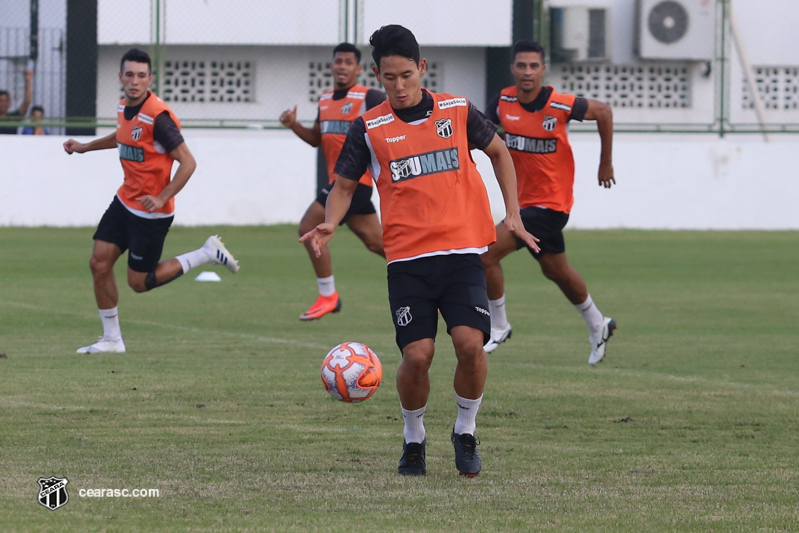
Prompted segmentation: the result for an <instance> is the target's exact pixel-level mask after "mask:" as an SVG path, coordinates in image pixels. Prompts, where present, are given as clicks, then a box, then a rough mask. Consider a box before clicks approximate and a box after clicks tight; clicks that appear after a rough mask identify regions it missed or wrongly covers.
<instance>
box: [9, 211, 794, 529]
mask: <svg viewBox="0 0 799 533" xmlns="http://www.w3.org/2000/svg"><path fill="white" fill-rule="evenodd" d="M92 231H93V230H92V229H90V228H78V229H52V228H42V229H19V228H0V254H2V256H1V257H2V258H0V273H2V279H0V353H2V354H5V357H0V423H1V424H2V425H1V426H0V428H2V429H0V530H2V531H56V530H59V531H208V532H211V531H264V530H266V531H270V530H272V531H353V530H365V531H378V530H379V531H459V530H464V531H503V530H518V531H532V530H536V531H579V532H585V531H635V532H640V531H747V532H748V531H797V530H799V510H798V509H799V507H797V501H798V500H799V494H798V493H797V487H799V454H797V452H796V450H797V431H799V379H797V375H799V358H798V357H797V355H799V324H798V323H797V321H798V320H799V276H797V272H799V234H797V233H796V232H773V233H755V232H752V233H750V232H745V233H743V232H741V233H739V232H730V233H705V232H641V231H603V232H597V231H580V232H577V231H573V232H569V233H568V234H567V245H568V247H569V257H570V259H571V262H572V264H573V265H574V266H575V267H576V268H577V269H578V270H579V271H580V272H581V274H582V275H583V276H584V277H585V279H586V280H587V282H588V285H589V288H590V290H591V293H592V295H593V296H594V299H595V300H596V302H597V303H598V305H599V306H600V309H601V310H602V311H604V312H605V313H606V314H608V315H610V316H613V317H614V318H615V319H616V321H617V323H618V325H619V329H618V330H617V334H616V335H615V336H614V337H613V339H612V341H611V342H610V348H609V350H608V356H607V359H606V362H604V363H602V364H601V365H599V366H598V367H596V368H592V367H590V366H589V365H588V364H586V360H587V358H588V352H589V345H588V342H587V331H586V329H585V325H584V324H583V322H582V320H581V319H580V317H579V315H578V314H577V313H576V311H575V310H574V309H573V308H572V306H571V305H569V303H568V302H567V301H566V300H565V298H564V297H563V296H562V295H561V294H560V293H559V292H558V291H557V289H556V287H555V286H554V285H553V284H552V283H551V282H549V281H547V280H545V279H544V278H543V276H541V274H540V272H539V270H538V267H537V265H536V264H535V262H534V261H533V260H532V259H531V258H530V257H529V256H528V255H527V254H526V253H517V254H513V255H512V256H511V257H509V258H508V259H506V260H505V261H504V262H503V265H504V268H505V274H506V280H507V287H506V288H507V294H508V311H509V316H510V319H511V321H512V323H513V327H514V333H513V338H512V339H511V340H510V341H509V342H507V343H506V344H504V345H502V347H501V348H499V349H498V350H497V351H496V352H495V353H494V354H492V355H491V356H490V358H489V364H490V367H489V377H488V383H487V387H486V391H485V398H484V402H483V407H482V408H481V411H480V415H479V417H478V424H479V430H478V436H479V437H480V438H481V440H482V445H481V448H480V450H481V454H482V456H483V473H482V474H481V475H480V476H479V477H477V478H475V479H466V478H462V477H460V476H458V475H457V472H456V471H455V468H454V464H453V453H452V447H451V444H450V443H449V433H450V430H451V427H452V423H453V421H454V416H455V414H456V409H455V405H454V397H453V391H452V375H453V368H454V361H455V358H454V354H453V350H452V346H451V343H450V342H449V339H448V337H447V335H446V333H445V332H444V328H443V325H442V327H441V328H440V333H439V342H438V343H437V348H438V351H437V354H436V359H435V361H434V364H433V368H432V371H431V373H432V383H433V390H432V393H431V397H430V403H429V407H428V412H427V413H428V414H427V417H426V426H427V431H428V472H429V473H428V476H427V477H426V478H424V479H405V478H401V477H399V476H398V475H397V474H396V463H397V460H398V459H399V454H400V451H401V444H402V421H401V416H400V413H399V402H398V399H397V393H396V390H395V388H394V376H395V373H396V368H397V365H398V363H399V352H398V350H397V348H396V346H395V344H394V334H393V327H392V324H391V320H390V314H389V310H388V305H387V297H386V282H385V266H384V265H383V263H382V261H381V260H380V259H379V258H377V257H376V256H374V255H372V254H369V253H368V252H367V251H366V250H365V249H364V248H363V246H362V245H361V244H360V243H359V242H358V241H357V239H356V238H355V237H353V235H352V234H350V233H348V232H347V231H342V232H340V234H338V235H337V236H336V238H335V239H334V241H333V244H332V248H333V254H334V262H335V263H334V266H335V271H336V282H337V286H338V289H339V292H340V294H341V295H342V299H343V304H344V308H343V312H342V313H340V314H337V315H331V316H328V317H325V318H323V319H322V320H319V321H315V322H311V323H302V322H300V321H299V320H297V316H298V315H299V314H300V313H301V312H303V311H304V310H305V309H306V308H307V307H308V305H310V303H311V302H312V301H313V299H314V298H315V296H316V287H315V283H314V279H313V274H312V270H311V267H310V263H309V262H308V260H307V258H306V256H305V252H304V250H303V249H302V247H301V245H299V244H298V243H297V242H296V229H295V228H293V227H288V226H278V227H261V228H251V227H231V228H174V229H173V231H172V232H171V234H170V236H169V238H168V239H167V246H166V249H165V252H164V257H170V256H173V255H176V254H178V253H181V252H183V251H187V250H190V249H194V248H196V247H197V246H199V244H201V243H202V242H203V240H204V239H205V237H206V236H207V235H208V234H209V233H210V232H216V231H219V232H221V234H222V235H223V237H224V238H225V241H226V243H227V244H228V245H229V246H230V248H231V250H232V251H233V252H234V253H235V254H236V256H237V257H238V258H239V259H240V262H241V265H242V269H241V272H240V273H239V274H237V275H235V276H233V275H230V274H229V273H228V272H227V271H225V270H223V269H219V268H218V267H217V270H219V271H220V275H221V276H222V278H223V282H222V283H196V282H194V281H193V279H194V277H195V276H196V275H197V273H198V272H197V271H192V272H190V273H189V274H188V275H186V276H185V277H184V278H181V279H179V280H177V281H176V282H174V283H173V284H171V285H169V286H166V287H163V288H159V289H157V290H155V291H152V292H150V293H146V294H142V295H138V294H134V293H133V292H132V291H131V290H130V289H128V288H127V287H126V286H125V281H124V280H125V265H124V262H120V264H119V265H118V267H119V269H118V271H117V277H118V279H119V280H120V282H121V287H120V291H121V301H120V316H121V323H122V328H123V333H124V335H125V342H126V344H127V348H128V353H127V354H125V355H76V354H75V353H74V352H75V349H76V348H78V347H79V346H83V345H86V344H88V343H90V342H92V341H93V339H94V338H96V336H97V335H98V334H100V333H101V328H100V323H99V319H98V316H97V312H96V309H95V304H94V297H93V293H92V287H91V276H90V273H89V269H88V258H89V254H90V250H91V235H92ZM346 340H357V341H361V342H364V343H366V344H368V345H369V346H371V347H372V348H373V349H374V350H375V351H376V352H377V353H378V355H379V356H380V357H381V360H382V361H383V367H384V382H383V385H382V386H381V388H380V390H379V391H378V392H377V393H376V394H375V396H373V398H372V399H370V400H369V401H367V402H365V403H362V404H357V405H347V404H343V403H339V402H335V401H333V400H332V399H330V398H329V396H328V395H327V394H326V393H325V392H324V390H323V388H322V384H321V380H320V378H319V368H320V365H321V361H322V358H323V357H324V355H325V353H326V352H327V350H329V349H330V348H332V347H333V346H334V345H336V344H338V343H339V342H343V341H346ZM50 475H56V476H65V477H67V478H68V479H69V485H68V487H67V489H68V492H69V495H70V500H69V503H68V504H67V505H66V506H64V507H62V508H60V509H58V510H56V511H55V512H51V511H49V510H47V509H45V508H44V507H42V506H41V505H39V504H38V503H37V501H36V498H37V492H38V484H37V479H38V478H39V477H42V476H44V477H48V476H50ZM82 488H83V489H88V488H119V489H121V488H130V489H133V488H158V489H160V497H159V498H149V499H132V498H103V499H100V498H80V497H79V496H78V491H79V490H80V489H82Z"/></svg>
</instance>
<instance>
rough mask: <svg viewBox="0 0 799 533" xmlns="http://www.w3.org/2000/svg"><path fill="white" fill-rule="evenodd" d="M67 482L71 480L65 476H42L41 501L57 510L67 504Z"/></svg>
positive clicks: (40, 484) (40, 485)
mask: <svg viewBox="0 0 799 533" xmlns="http://www.w3.org/2000/svg"><path fill="white" fill-rule="evenodd" d="M67 483H69V480H68V479H67V478H65V477H55V476H50V477H48V478H44V477H40V478H39V503H41V504H42V505H44V506H45V507H47V508H48V509H50V510H51V511H55V510H56V509H58V508H59V507H63V506H64V505H66V504H67V502H68V501H69V494H67Z"/></svg>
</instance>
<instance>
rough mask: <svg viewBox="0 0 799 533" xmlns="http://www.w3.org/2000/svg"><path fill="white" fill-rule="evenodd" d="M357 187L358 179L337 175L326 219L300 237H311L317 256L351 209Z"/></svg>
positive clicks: (305, 238) (304, 238)
mask: <svg viewBox="0 0 799 533" xmlns="http://www.w3.org/2000/svg"><path fill="white" fill-rule="evenodd" d="M357 187H358V180H351V179H347V178H343V177H341V176H337V179H336V181H335V182H333V188H332V189H330V194H329V195H328V196H327V202H326V203H325V221H324V222H322V223H321V224H319V225H318V226H316V227H315V228H314V229H312V230H311V231H309V232H308V233H306V234H305V235H303V236H302V237H300V242H305V241H307V240H308V239H311V246H313V250H314V254H316V257H319V256H320V255H321V254H322V251H321V249H322V246H324V245H325V244H327V243H328V242H330V239H332V238H333V233H334V232H335V231H336V228H337V227H338V225H339V223H340V222H341V221H342V220H343V219H344V216H345V215H346V214H347V211H349V209H350V204H351V203H352V195H353V194H354V193H355V189H356V188H357Z"/></svg>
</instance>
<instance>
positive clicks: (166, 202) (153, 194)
mask: <svg viewBox="0 0 799 533" xmlns="http://www.w3.org/2000/svg"><path fill="white" fill-rule="evenodd" d="M119 81H120V82H121V83H122V89H123V92H124V95H125V96H124V98H123V99H122V101H120V102H119V106H118V107H117V127H116V131H115V132H114V133H111V134H109V135H107V136H105V137H102V138H100V139H95V140H93V141H91V142H88V143H81V142H78V141H76V140H74V139H69V140H67V141H66V142H65V143H64V150H65V151H66V152H67V153H68V154H72V153H74V152H77V153H79V154H82V153H84V152H91V151H93V150H106V149H111V148H118V149H119V159H120V161H121V163H122V169H123V170H124V173H125V179H124V181H123V183H122V186H121V187H120V188H119V190H117V194H116V196H115V197H114V199H113V201H112V202H111V205H110V206H109V207H108V209H107V210H106V212H105V214H104V215H103V217H102V219H101V220H100V223H99V225H98V226H97V231H96V232H95V234H94V250H93V251H92V257H91V260H90V262H89V266H90V267H91V271H92V276H93V277H94V296H95V298H96V300H97V307H98V310H99V312H100V319H101V321H102V323H103V336H102V337H101V338H100V340H99V341H97V342H95V343H94V344H92V345H90V346H86V347H83V348H80V349H79V350H78V353H99V352H116V353H121V352H124V351H125V344H124V342H122V332H121V329H120V327H119V314H118V310H117V304H118V302H119V291H118V289H117V284H116V278H115V277H114V264H115V263H116V262H117V259H119V257H120V256H121V255H122V254H123V253H124V252H125V250H129V253H128V285H130V287H131V288H132V289H133V290H134V291H135V292H145V291H149V290H151V289H154V288H156V287H160V286H162V285H165V284H167V283H169V282H170V281H174V280H175V279H177V278H179V277H180V276H181V275H183V274H185V273H186V272H188V271H189V270H190V269H192V268H194V267H197V266H200V265H204V264H208V263H210V264H213V265H219V264H222V265H225V266H226V267H227V269H228V270H230V271H231V272H233V273H235V272H238V270H239V265H238V261H236V259H235V258H234V257H233V256H232V255H231V254H230V252H228V250H227V249H226V248H225V245H224V244H223V243H222V241H221V239H220V238H219V236H217V235H212V236H211V237H208V239H207V240H206V241H205V244H204V245H203V246H202V247H201V248H199V249H197V250H194V251H193V252H189V253H186V254H183V255H180V256H178V257H176V258H173V259H168V260H166V261H160V259H161V252H162V251H163V247H164V239H165V238H166V234H167V232H168V231H169V227H170V226H171V225H172V219H173V218H174V211H175V200H174V197H175V195H176V194H177V193H178V192H180V190H181V189H182V188H183V186H184V185H186V182H187V181H188V180H189V178H190V177H191V175H192V173H193V172H194V169H195V167H196V166H197V164H196V162H195V160H194V156H193V155H192V154H191V152H190V151H189V148H188V146H187V145H186V142H185V141H184V140H183V136H182V135H181V133H180V122H179V121H178V119H177V117H176V116H175V114H174V113H173V112H172V110H171V109H169V106H167V105H166V103H164V102H163V101H162V100H161V99H160V98H158V97H157V96H156V95H154V94H153V93H152V92H150V91H149V87H150V84H151V83H152V82H153V75H152V69H151V62H150V57H149V56H148V55H147V53H145V52H143V51H141V50H138V49H136V48H132V49H130V50H129V51H128V52H127V53H125V55H124V56H122V61H121V62H120V72H119ZM174 161H177V162H178V168H177V170H176V171H175V175H174V177H173V178H171V179H170V175H171V170H172V163H173V162H174ZM159 261H160V262H159Z"/></svg>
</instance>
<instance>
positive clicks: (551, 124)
mask: <svg viewBox="0 0 799 533" xmlns="http://www.w3.org/2000/svg"><path fill="white" fill-rule="evenodd" d="M557 124H558V119H557V118H556V117H550V116H549V115H544V123H543V124H542V126H543V128H544V129H545V130H547V131H552V130H554V129H555V126H556V125H557Z"/></svg>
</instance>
